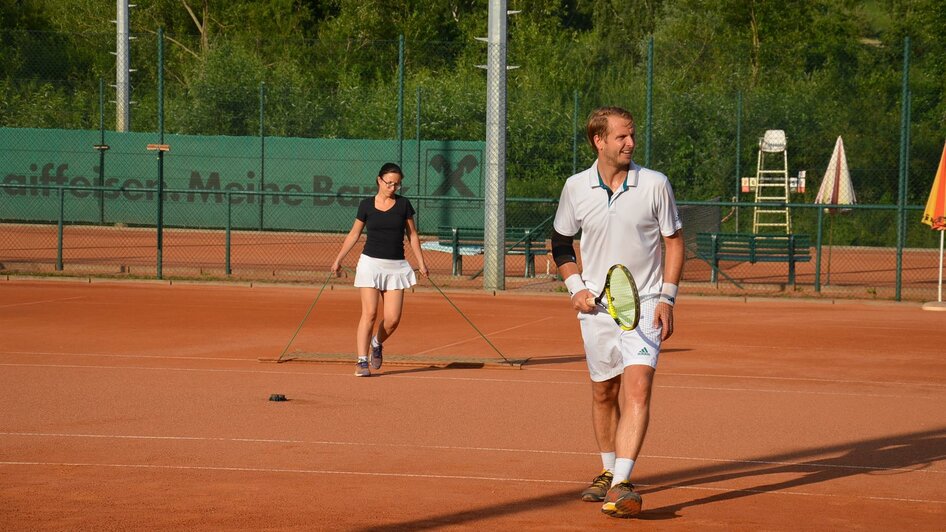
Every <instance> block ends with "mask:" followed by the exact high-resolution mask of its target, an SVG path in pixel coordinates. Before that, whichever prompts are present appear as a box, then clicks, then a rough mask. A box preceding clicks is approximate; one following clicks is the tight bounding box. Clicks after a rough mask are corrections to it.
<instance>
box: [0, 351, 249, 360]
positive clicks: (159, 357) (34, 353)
mask: <svg viewBox="0 0 946 532" xmlns="http://www.w3.org/2000/svg"><path fill="white" fill-rule="evenodd" d="M0 355H26V356H68V357H101V358H145V359H149V358H150V359H156V360H226V361H228V362H256V361H257V359H256V358H221V357H191V356H170V355H123V354H108V353H61V352H60V353H56V352H51V351H0Z"/></svg>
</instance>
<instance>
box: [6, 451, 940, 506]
mask: <svg viewBox="0 0 946 532" xmlns="http://www.w3.org/2000/svg"><path fill="white" fill-rule="evenodd" d="M0 465H5V466H40V467H91V468H100V469H108V468H125V469H165V470H172V471H231V472H239V473H293V474H310V475H358V476H367V477H389V478H426V479H434V480H472V481H477V480H479V481H487V482H522V483H530V484H568V485H585V484H587V483H588V481H587V480H555V479H541V478H510V477H480V476H471V475H432V474H422V473H379V472H366V471H332V470H328V469H284V468H268V467H221V466H183V465H155V464H93V463H83V462H16V461H2V462H0ZM637 485H638V486H642V487H643V486H647V487H666V488H672V489H684V490H700V491H715V492H720V493H753V494H765V495H794V496H804V497H819V498H820V497H837V498H852V499H862V500H871V501H889V502H914V503H927V504H946V501H936V500H929V499H908V498H903V497H877V496H867V497H864V496H858V495H848V494H837V493H828V494H825V493H812V492H808V491H787V490H753V489H727V488H711V487H706V486H684V485H676V484H669V485H665V486H661V485H649V484H637Z"/></svg>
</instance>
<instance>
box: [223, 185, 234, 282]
mask: <svg viewBox="0 0 946 532" xmlns="http://www.w3.org/2000/svg"><path fill="white" fill-rule="evenodd" d="M231 194H233V193H232V192H230V191H229V190H228V191H227V236H226V243H225V244H224V247H225V248H226V254H227V257H226V271H227V275H230V274H231V273H233V271H232V270H231V269H230V232H231V231H230V228H231V227H232V220H233V202H232V201H230V198H231V197H232V196H231Z"/></svg>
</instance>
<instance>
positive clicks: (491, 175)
mask: <svg viewBox="0 0 946 532" xmlns="http://www.w3.org/2000/svg"><path fill="white" fill-rule="evenodd" d="M506 16H507V12H506V0H490V1H489V21H488V28H487V30H488V31H487V37H486V43H487V51H486V154H485V159H486V179H485V183H486V197H485V202H484V203H485V204H484V208H485V212H484V225H483V288H484V289H486V290H505V288H506V272H505V270H506V256H505V255H506V254H505V247H506Z"/></svg>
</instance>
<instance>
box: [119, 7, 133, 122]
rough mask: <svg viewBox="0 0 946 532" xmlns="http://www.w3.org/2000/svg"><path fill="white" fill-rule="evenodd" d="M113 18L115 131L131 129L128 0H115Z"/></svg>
mask: <svg viewBox="0 0 946 532" xmlns="http://www.w3.org/2000/svg"><path fill="white" fill-rule="evenodd" d="M117 11H118V13H117V17H116V19H115V24H116V27H115V33H116V35H115V131H122V132H126V131H128V130H129V129H131V82H130V80H129V78H130V70H129V64H130V59H129V55H130V46H129V33H128V0H117Z"/></svg>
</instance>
